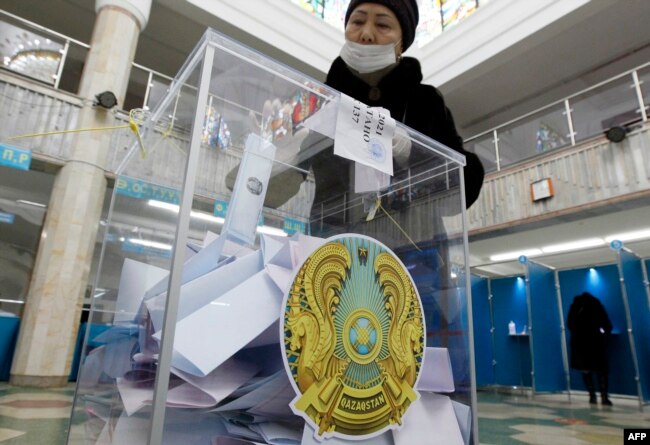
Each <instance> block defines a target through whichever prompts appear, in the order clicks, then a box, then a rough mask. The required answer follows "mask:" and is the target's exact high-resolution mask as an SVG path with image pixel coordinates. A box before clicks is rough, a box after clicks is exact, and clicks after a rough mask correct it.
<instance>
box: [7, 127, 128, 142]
mask: <svg viewBox="0 0 650 445" xmlns="http://www.w3.org/2000/svg"><path fill="white" fill-rule="evenodd" d="M130 127H131V125H130V124H129V125H118V126H115V127H101V128H77V129H75V130H61V131H48V132H47V133H30V134H21V135H19V136H11V137H10V138H7V140H8V141H12V140H14V139H23V138H33V137H37V136H50V135H53V134H64V133H81V132H82V131H101V130H119V129H120V128H130Z"/></svg>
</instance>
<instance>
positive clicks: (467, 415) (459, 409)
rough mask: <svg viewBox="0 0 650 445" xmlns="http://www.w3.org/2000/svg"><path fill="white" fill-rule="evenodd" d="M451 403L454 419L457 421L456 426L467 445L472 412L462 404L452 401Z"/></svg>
mask: <svg viewBox="0 0 650 445" xmlns="http://www.w3.org/2000/svg"><path fill="white" fill-rule="evenodd" d="M451 403H452V404H453V405H454V412H455V413H456V419H458V426H459V427H460V432H461V434H462V435H463V440H464V441H465V445H469V437H470V433H471V431H472V411H471V410H470V409H469V406H467V405H463V404H462V403H459V402H456V401H454V400H452V401H451Z"/></svg>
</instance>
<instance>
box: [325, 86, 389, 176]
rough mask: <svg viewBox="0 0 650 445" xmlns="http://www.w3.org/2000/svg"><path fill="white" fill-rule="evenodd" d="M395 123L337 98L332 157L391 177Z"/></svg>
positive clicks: (382, 113) (379, 111)
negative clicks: (364, 166)
mask: <svg viewBox="0 0 650 445" xmlns="http://www.w3.org/2000/svg"><path fill="white" fill-rule="evenodd" d="M394 134H395V119H393V118H391V117H390V111H388V110H386V109H384V108H379V107H369V106H367V105H365V104H363V103H361V102H359V101H358V100H355V99H353V98H351V97H350V96H346V95H345V94H341V102H340V104H339V112H338V114H337V116H336V137H335V139H334V154H335V155H338V156H342V157H344V158H347V159H350V160H352V161H355V162H359V163H361V164H364V165H367V166H368V167H372V168H375V169H377V170H379V171H382V172H384V173H386V174H388V175H391V176H392V175H393V135H394Z"/></svg>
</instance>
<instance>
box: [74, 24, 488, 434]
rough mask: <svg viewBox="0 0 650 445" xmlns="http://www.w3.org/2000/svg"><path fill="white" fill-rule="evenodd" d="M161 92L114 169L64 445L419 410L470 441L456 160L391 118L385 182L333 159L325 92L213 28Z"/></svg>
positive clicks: (389, 419)
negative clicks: (393, 126) (103, 290)
mask: <svg viewBox="0 0 650 445" xmlns="http://www.w3.org/2000/svg"><path fill="white" fill-rule="evenodd" d="M204 65H205V66H204ZM158 103H159V105H158V107H156V108H155V109H154V110H152V112H151V115H150V116H145V119H146V122H145V124H144V125H143V126H142V127H143V133H144V136H143V146H144V150H142V149H141V148H140V147H138V146H134V147H133V149H132V151H131V153H130V156H128V157H127V159H126V160H125V162H123V164H122V166H121V167H120V168H119V169H118V172H117V179H116V181H119V182H116V187H115V193H114V195H113V198H112V212H111V216H110V218H109V221H108V223H107V225H108V229H107V236H106V239H105V242H104V247H103V249H104V255H103V263H102V265H101V267H100V270H99V272H98V274H99V275H100V276H104V278H101V280H102V281H101V282H102V283H106V282H107V281H109V280H107V279H106V278H105V276H106V275H112V278H111V280H110V281H112V283H113V284H112V286H110V287H111V289H113V290H115V292H111V293H110V295H109V294H108V293H107V294H106V295H100V296H97V298H95V302H94V308H93V311H92V314H91V320H92V322H91V323H90V325H91V329H89V330H88V332H89V334H87V338H86V342H85V349H84V356H83V359H82V364H81V370H80V374H79V383H78V389H77V394H76V397H75V409H74V416H73V419H72V428H71V434H70V440H69V443H84V444H86V443H115V444H118V443H119V444H122V443H134V444H135V443H149V442H148V440H149V439H148V437H149V434H151V435H152V436H151V437H153V438H154V439H152V440H153V441H154V442H153V443H169V444H177V443H216V444H220V443H233V442H232V441H234V440H251V441H254V442H258V443H305V444H306V443H312V441H313V440H316V439H315V438H314V437H315V436H318V438H319V439H322V438H327V437H331V436H334V437H338V438H339V439H341V440H344V441H347V440H350V441H352V440H351V439H359V438H363V437H366V438H371V437H375V436H378V435H381V436H382V437H384V438H386V439H388V438H390V440H391V441H392V435H394V434H429V433H427V431H436V429H437V430H438V431H439V430H440V429H441V428H440V425H437V424H436V422H441V421H442V420H440V418H438V417H437V416H436V417H431V418H428V419H427V421H426V422H422V421H420V420H418V417H419V415H418V414H411V417H410V418H409V417H408V412H416V413H417V412H419V413H420V415H424V416H425V417H426V416H427V414H426V413H427V412H429V411H431V410H434V409H442V410H444V412H446V413H447V414H448V415H450V416H451V417H447V418H446V419H447V420H445V422H452V424H451V425H452V428H451V430H452V431H453V432H452V433H451V434H452V435H455V438H454V440H459V441H464V442H465V443H469V440H470V436H471V435H472V434H476V433H475V432H474V433H472V421H473V420H474V419H473V413H474V402H473V401H474V400H475V397H474V395H475V393H474V389H473V378H472V373H471V368H470V361H471V359H470V347H469V344H470V325H471V323H470V320H469V314H468V300H469V295H468V292H467V279H466V271H467V259H466V247H467V246H466V242H465V240H466V233H467V232H466V227H465V211H464V208H463V202H464V201H463V195H462V192H463V185H462V181H463V178H462V172H463V170H462V165H463V163H464V160H463V158H462V156H460V155H458V154H457V153H455V152H453V151H451V150H450V149H448V148H446V147H444V146H442V145H440V144H438V143H437V142H435V141H432V140H430V139H428V138H426V137H424V136H422V135H421V134H419V133H416V132H414V131H412V130H410V129H408V128H406V127H403V126H401V125H398V128H397V130H396V135H397V136H396V137H395V138H394V141H393V143H394V144H398V143H399V144H402V145H401V146H402V147H404V146H410V153H409V154H407V155H406V156H402V157H401V158H396V159H395V160H394V162H393V167H394V174H393V176H392V178H390V180H389V181H386V182H382V180H380V179H381V178H380V179H378V176H377V174H376V173H375V172H376V170H366V169H363V168H359V167H356V166H355V163H354V162H352V161H350V160H348V159H345V158H342V157H339V156H335V155H333V152H332V151H333V146H334V144H335V142H336V140H338V139H337V138H340V135H339V136H337V135H336V134H335V133H331V128H329V127H331V124H332V120H333V119H336V118H337V115H338V113H340V112H341V107H342V105H341V103H342V101H341V98H340V95H339V93H337V92H336V91H333V90H331V89H329V88H328V87H326V86H324V85H322V84H320V83H318V82H316V81H314V80H312V79H310V78H307V77H305V76H303V75H302V74H300V73H297V72H295V71H293V70H291V69H289V68H287V67H285V66H283V65H280V64H278V63H277V62H275V61H273V60H270V59H268V58H266V57H265V56H263V55H261V54H259V53H257V52H254V51H252V50H250V49H248V48H246V47H243V46H241V45H239V44H238V43H236V42H233V41H231V40H229V39H227V38H225V37H223V36H221V35H220V34H217V33H215V32H213V31H208V32H207V33H206V35H205V36H204V39H203V40H202V42H201V43H200V44H199V46H198V47H197V49H196V50H195V52H194V53H193V54H192V55H191V56H190V58H189V59H188V62H187V63H186V64H185V66H184V67H183V69H182V70H181V72H180V73H179V75H178V76H177V77H176V79H175V80H174V81H173V82H172V85H171V87H170V91H169V93H168V94H166V95H165V96H164V97H162V98H161V100H160V101H159V102H158ZM373 147H375V149H376V150H375V151H373V152H372V153H373V154H374V155H375V156H376V157H377V158H379V157H381V156H380V155H381V153H383V151H381V150H379V149H378V148H377V146H373ZM377 150H379V151H377ZM396 153H397V152H396ZM402 153H404V152H402ZM186 170H187V172H188V173H187V177H185V171H186ZM361 178H366V179H361ZM355 179H356V181H355ZM355 182H356V184H355ZM183 203H191V209H190V208H189V207H185V206H184V205H183ZM179 205H180V207H179ZM174 246H177V247H176V248H174ZM104 286H105V287H106V284H104ZM418 296H419V298H418ZM100 305H101V309H102V312H101V314H100V313H99V307H100ZM166 322H169V324H165V323H166ZM100 324H101V325H103V326H104V327H105V329H106V330H105V331H103V332H102V333H101V334H98V335H95V334H94V333H93V331H92V326H93V325H100ZM96 331H97V328H95V332H96ZM170 345H171V346H170ZM172 346H173V347H172ZM156 379H158V384H157V383H156V382H157V380H156ZM166 379H168V380H169V384H168V385H165V384H164V383H165V382H166ZM161 382H162V383H161ZM165 392H166V395H165ZM315 395H316V396H315ZM404 410H406V412H407V414H406V415H405V416H404V417H403V418H402V413H403V411H404ZM328 412H330V413H332V414H331V415H327V413H328ZM455 413H458V414H455ZM398 421H399V422H401V423H402V426H401V427H398V423H397V422H398ZM436 425H437V426H436ZM158 439H159V440H158ZM369 440H373V439H369ZM450 440H451V439H450ZM229 441H231V442H229ZM325 443H327V442H325Z"/></svg>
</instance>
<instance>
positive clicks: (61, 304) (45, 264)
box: [10, 0, 151, 387]
mask: <svg viewBox="0 0 650 445" xmlns="http://www.w3.org/2000/svg"><path fill="white" fill-rule="evenodd" d="M150 8H151V0H97V2H96V11H97V18H96V21H95V26H94V29H93V36H92V41H91V48H90V51H89V53H88V56H87V59H86V64H85V67H84V72H83V75H82V78H81V84H80V87H79V95H80V96H81V97H83V98H84V99H86V105H85V106H84V108H83V109H82V110H81V113H80V117H79V123H78V126H79V128H91V127H92V128H95V127H108V126H112V125H115V124H114V119H113V113H112V112H111V111H108V110H106V109H104V108H101V107H95V106H94V105H93V102H94V100H95V96H96V95H97V94H99V93H102V92H104V91H110V92H113V93H114V94H115V96H116V97H117V100H118V104H123V103H124V96H125V94H126V88H127V86H128V79H129V74H130V71H131V64H132V62H133V57H134V55H135V49H136V46H137V42H138V36H139V34H140V31H142V29H143V28H144V26H145V25H146V23H147V19H148V17H149V11H150ZM109 142H110V133H109V132H101V131H100V132H84V133H79V134H78V137H77V138H76V139H75V141H74V145H73V147H72V151H71V152H72V155H71V157H70V160H69V161H68V162H67V163H66V165H64V166H63V168H62V169H61V170H60V171H59V173H58V174H57V177H56V180H55V183H54V189H53V191H52V197H51V199H50V203H49V206H48V212H47V216H46V218H45V225H44V228H43V233H42V236H41V241H40V244H39V248H38V252H37V255H36V264H35V267H34V271H33V274H32V279H31V283H30V288H29V293H28V295H27V299H26V304H25V309H24V312H23V317H22V320H21V327H20V334H19V337H18V344H17V346H16V352H15V354H14V360H13V364H12V368H11V379H10V382H11V384H13V385H20V386H39V387H53V386H63V385H65V384H66V383H67V381H68V375H69V373H70V367H71V363H72V356H73V353H74V347H75V342H76V338H77V331H78V327H79V319H80V316H81V308H82V304H83V297H84V293H85V290H86V285H87V281H88V274H89V271H90V265H91V261H92V257H93V250H94V247H95V240H96V237H97V229H98V225H99V219H100V216H101V210H102V204H103V201H104V194H105V191H106V179H105V176H104V168H105V165H106V159H107V154H108V152H109V150H110V149H111V148H112V147H110V146H109Z"/></svg>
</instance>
